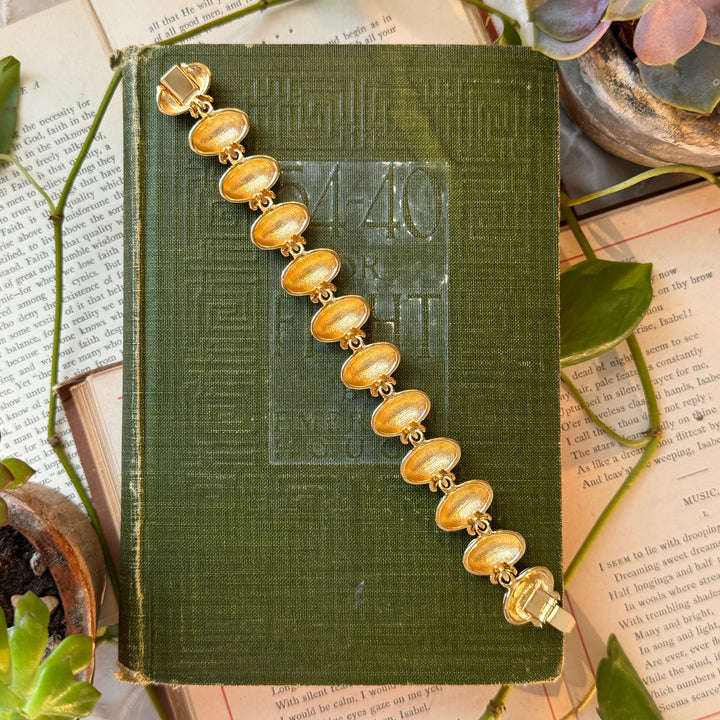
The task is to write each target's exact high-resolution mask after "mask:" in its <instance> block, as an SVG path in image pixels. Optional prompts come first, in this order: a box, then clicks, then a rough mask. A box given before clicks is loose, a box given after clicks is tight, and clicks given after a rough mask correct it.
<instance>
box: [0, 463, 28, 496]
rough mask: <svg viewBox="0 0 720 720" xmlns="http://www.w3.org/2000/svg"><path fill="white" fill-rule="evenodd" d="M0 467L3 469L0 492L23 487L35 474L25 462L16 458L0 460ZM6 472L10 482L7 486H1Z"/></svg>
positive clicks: (0, 476) (0, 477)
mask: <svg viewBox="0 0 720 720" xmlns="http://www.w3.org/2000/svg"><path fill="white" fill-rule="evenodd" d="M0 467H1V468H3V472H2V475H0V490H14V489H15V488H18V487H20V486H21V485H24V484H25V483H26V482H27V481H28V480H29V479H30V478H31V477H32V476H33V475H34V474H35V471H34V470H33V469H32V468H31V467H30V466H29V465H28V464H27V463H26V462H23V461H22V460H18V459H17V458H5V459H4V460H0ZM5 471H7V472H5ZM8 472H9V473H10V475H11V476H12V480H11V481H10V482H9V483H8V484H7V485H3V483H4V482H5V480H6V478H7V473H8Z"/></svg>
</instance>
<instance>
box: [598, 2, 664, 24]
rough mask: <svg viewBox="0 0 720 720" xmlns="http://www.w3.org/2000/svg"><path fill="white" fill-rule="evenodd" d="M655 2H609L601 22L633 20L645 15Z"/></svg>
mask: <svg viewBox="0 0 720 720" xmlns="http://www.w3.org/2000/svg"><path fill="white" fill-rule="evenodd" d="M655 1H656V0H610V4H609V5H608V7H607V10H606V11H605V15H604V16H603V20H618V21H623V20H635V18H639V17H640V16H641V15H643V14H644V13H646V12H647V11H648V10H649V9H650V8H651V7H652V6H653V5H654V4H655Z"/></svg>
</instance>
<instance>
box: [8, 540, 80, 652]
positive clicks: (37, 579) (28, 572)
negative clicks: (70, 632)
mask: <svg viewBox="0 0 720 720" xmlns="http://www.w3.org/2000/svg"><path fill="white" fill-rule="evenodd" d="M34 555H37V550H36V549H35V547H34V546H33V545H32V544H31V543H30V542H29V541H28V540H27V539H26V538H25V537H24V536H23V535H22V534H21V533H19V532H18V531H17V530H15V529H14V528H12V527H9V526H6V527H2V528H0V607H2V610H3V612H4V613H5V620H6V621H7V624H8V627H9V626H11V625H12V624H13V614H14V608H13V605H12V602H11V600H10V598H11V597H12V596H13V595H22V594H24V593H26V592H27V591H28V590H31V591H32V592H34V593H35V594H36V595H37V596H38V597H45V596H48V595H49V596H51V597H54V598H57V600H58V607H57V608H56V609H55V610H54V611H53V612H52V614H51V616H50V626H49V627H48V632H49V633H50V636H51V637H52V636H53V635H56V636H57V637H58V639H60V638H64V637H65V634H66V631H65V612H64V610H63V607H62V604H61V603H60V593H59V592H58V589H57V585H56V584H55V580H54V579H53V576H52V573H51V572H50V570H48V568H47V567H45V568H44V569H43V568H42V567H40V568H38V567H37V565H36V569H37V570H40V571H41V572H40V574H39V575H36V574H35V571H33V568H32V565H31V559H32V558H33V556H34ZM40 562H42V561H40Z"/></svg>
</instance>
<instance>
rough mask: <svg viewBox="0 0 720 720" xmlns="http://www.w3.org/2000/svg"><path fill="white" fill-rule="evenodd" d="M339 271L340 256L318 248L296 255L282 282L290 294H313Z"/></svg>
mask: <svg viewBox="0 0 720 720" xmlns="http://www.w3.org/2000/svg"><path fill="white" fill-rule="evenodd" d="M278 207H281V206H280V205H278ZM270 212H273V211H272V210H271V211H270ZM338 272H340V256H339V255H338V254H337V253H336V252H335V251H334V250H328V249H327V248H318V249H317V250H310V251H308V252H306V253H303V254H302V255H300V256H298V257H296V258H295V259H294V260H293V261H292V262H291V263H290V264H289V265H288V266H287V267H286V268H285V270H284V271H283V274H282V277H281V278H280V284H281V285H282V287H283V289H284V290H285V292H287V293H290V295H312V293H313V292H314V291H315V290H316V289H317V287H318V285H321V284H322V283H327V282H330V280H332V279H333V278H334V277H335V276H336V275H337V274H338Z"/></svg>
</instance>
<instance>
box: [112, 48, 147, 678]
mask: <svg viewBox="0 0 720 720" xmlns="http://www.w3.org/2000/svg"><path fill="white" fill-rule="evenodd" d="M139 62H140V51H134V50H133V49H131V50H130V51H128V52H126V53H124V57H123V65H124V67H123V115H124V132H123V141H124V147H123V156H124V163H123V164H124V168H123V171H124V192H125V207H124V217H123V222H124V257H123V260H124V281H123V282H124V287H123V303H124V311H123V418H122V495H121V497H122V501H121V502H122V511H121V527H122V531H121V552H120V575H121V592H120V636H119V641H120V642H119V650H118V660H119V662H120V664H121V665H122V666H123V670H124V675H125V676H126V677H132V678H133V679H132V680H131V681H132V682H147V680H140V679H139V678H144V675H145V673H144V663H145V653H144V647H145V640H144V634H145V628H144V623H143V618H144V612H143V581H142V572H143V566H142V535H143V514H144V511H143V466H142V457H143V447H142V444H143V431H142V424H143V417H142V412H143V410H142V399H141V398H142V377H143V374H142V367H143V361H144V360H143V356H142V355H143V348H144V341H143V303H144V291H143V270H142V267H143V266H142V257H143V247H142V241H143V233H142V204H143V199H142V198H141V197H140V187H141V183H140V174H141V173H142V169H141V157H140V154H141V153H142V145H141V141H140V111H139V103H140V98H139V93H140V87H139V82H138V65H139Z"/></svg>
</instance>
